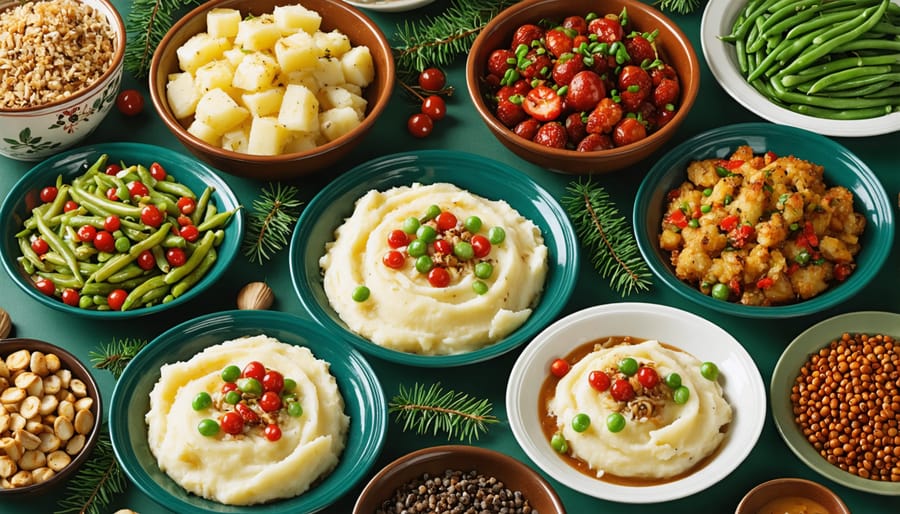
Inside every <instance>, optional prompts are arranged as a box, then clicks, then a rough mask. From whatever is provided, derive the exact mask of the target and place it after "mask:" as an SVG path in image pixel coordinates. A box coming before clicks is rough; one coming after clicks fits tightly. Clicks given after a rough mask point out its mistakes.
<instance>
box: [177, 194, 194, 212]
mask: <svg viewBox="0 0 900 514" xmlns="http://www.w3.org/2000/svg"><path fill="white" fill-rule="evenodd" d="M175 205H177V206H178V210H179V211H181V214H192V213H193V212H194V209H195V208H196V207H197V202H195V201H194V199H193V198H189V197H187V196H182V197H181V198H179V199H178V202H177V203H176V204H175Z"/></svg>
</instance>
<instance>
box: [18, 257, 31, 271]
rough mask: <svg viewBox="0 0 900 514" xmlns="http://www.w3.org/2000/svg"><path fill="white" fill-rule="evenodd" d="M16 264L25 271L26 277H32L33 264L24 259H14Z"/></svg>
mask: <svg viewBox="0 0 900 514" xmlns="http://www.w3.org/2000/svg"><path fill="white" fill-rule="evenodd" d="M16 262H18V263H19V265H21V266H22V269H23V270H25V274H26V275H34V271H35V269H34V263H33V262H31V261H29V260H28V259H26V258H25V257H22V256H20V257H16Z"/></svg>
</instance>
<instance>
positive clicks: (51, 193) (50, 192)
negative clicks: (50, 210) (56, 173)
mask: <svg viewBox="0 0 900 514" xmlns="http://www.w3.org/2000/svg"><path fill="white" fill-rule="evenodd" d="M58 193H59V190H58V189H56V186H47V187H45V188H44V189H41V194H40V197H41V201H42V202H44V203H50V202H52V201H53V200H56V195H57V194H58Z"/></svg>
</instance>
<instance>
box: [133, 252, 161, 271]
mask: <svg viewBox="0 0 900 514" xmlns="http://www.w3.org/2000/svg"><path fill="white" fill-rule="evenodd" d="M137 265H138V266H139V267H140V268H141V269H142V270H144V271H149V270H152V269H153V267H154V266H156V257H154V256H153V252H151V251H150V250H144V251H143V252H141V253H139V254H138V256H137Z"/></svg>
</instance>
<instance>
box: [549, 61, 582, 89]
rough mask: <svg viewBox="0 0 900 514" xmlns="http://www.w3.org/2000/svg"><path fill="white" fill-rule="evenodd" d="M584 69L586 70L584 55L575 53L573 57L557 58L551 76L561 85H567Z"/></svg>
mask: <svg viewBox="0 0 900 514" xmlns="http://www.w3.org/2000/svg"><path fill="white" fill-rule="evenodd" d="M582 70H584V57H582V56H581V54H575V56H574V57H572V58H571V59H559V60H557V61H556V62H555V63H554V64H553V70H552V71H551V72H550V76H551V77H552V78H553V81H554V82H556V83H557V84H559V85H560V86H565V85H568V84H569V83H570V82H572V77H574V76H575V74H577V73H578V72H580V71H582Z"/></svg>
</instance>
